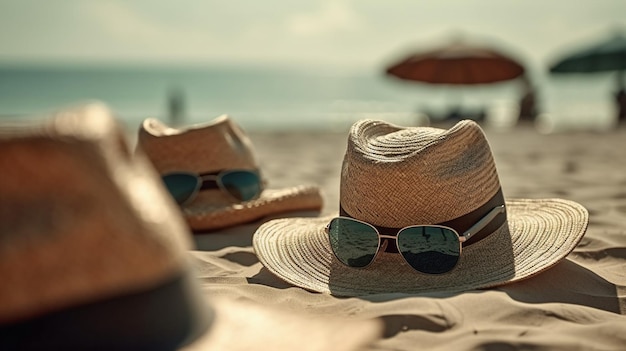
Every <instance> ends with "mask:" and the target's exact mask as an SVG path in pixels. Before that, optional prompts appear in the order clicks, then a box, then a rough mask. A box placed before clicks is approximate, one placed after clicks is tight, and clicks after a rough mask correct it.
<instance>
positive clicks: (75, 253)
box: [0, 105, 191, 322]
mask: <svg viewBox="0 0 626 351" xmlns="http://www.w3.org/2000/svg"><path fill="white" fill-rule="evenodd" d="M0 169H2V170H3V171H2V172H3V175H2V181H1V182H0V194H1V196H0V276H2V280H3V283H2V284H0V301H2V303H0V322H7V321H15V320H20V319H23V318H28V317H32V316H37V315H40V314H44V313H47V312H51V311H55V310H59V309H62V308H65V307H68V306H74V305H76V304H82V303H87V302H90V301H94V300H97V299H100V298H108V297H112V296H117V295H118V294H123V293H130V292H133V291H136V290H138V289H146V288H150V287H153V286H156V285H158V284H160V283H162V282H163V281H166V280H168V279H170V278H171V277H172V276H174V275H176V274H179V273H180V272H182V271H183V269H184V267H185V256H184V255H185V251H186V250H187V249H189V248H190V247H191V243H190V242H189V234H188V229H187V228H186V226H185V223H184V221H183V220H182V219H181V218H180V216H179V215H178V213H177V210H176V208H175V204H174V203H173V201H172V200H171V199H169V195H168V194H166V193H165V192H164V190H163V189H162V186H161V185H160V184H159V182H158V176H157V174H156V173H155V172H154V170H153V168H152V167H151V166H150V164H149V162H148V161H147V160H146V159H145V158H144V157H141V156H138V157H137V158H135V159H132V157H131V152H130V149H129V146H128V145H127V144H126V141H125V138H124V136H123V134H122V132H121V130H120V128H119V126H118V125H117V124H116V122H115V121H114V119H113V118H112V117H111V115H110V112H109V111H108V110H107V109H106V108H105V107H104V106H101V105H88V106H86V107H82V108H77V109H75V110H67V111H65V112H62V113H59V114H58V115H55V116H54V118H52V119H51V122H50V123H42V124H39V123H38V124H36V125H35V124H32V125H23V126H19V127H13V128H10V129H8V128H4V129H2V130H0Z"/></svg>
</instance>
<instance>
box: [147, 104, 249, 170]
mask: <svg viewBox="0 0 626 351" xmlns="http://www.w3.org/2000/svg"><path fill="white" fill-rule="evenodd" d="M138 146H139V147H140V148H143V149H144V151H146V152H147V153H148V154H149V155H150V160H151V161H152V163H153V165H154V167H155V168H156V169H157V171H159V172H160V173H166V172H172V171H193V172H211V171H219V170H224V169H258V167H259V166H258V161H257V158H256V155H255V153H254V151H253V147H252V142H251V141H250V139H249V138H248V136H247V135H246V134H245V133H244V132H243V131H242V130H241V128H240V127H239V126H238V125H237V124H236V123H235V122H234V121H233V120H232V119H231V118H230V117H229V116H228V115H222V116H219V117H217V118H215V119H213V120H212V121H209V122H206V123H200V124H193V125H189V126H186V127H180V128H174V127H171V126H168V125H165V124H164V123H162V122H161V121H159V120H157V119H155V118H147V119H145V120H144V121H143V123H142V124H141V127H140V129H139V135H138Z"/></svg>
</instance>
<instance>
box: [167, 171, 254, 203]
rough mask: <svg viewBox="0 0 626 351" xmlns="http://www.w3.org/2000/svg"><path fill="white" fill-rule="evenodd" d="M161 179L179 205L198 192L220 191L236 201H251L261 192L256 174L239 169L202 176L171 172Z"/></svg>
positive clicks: (189, 199)
mask: <svg viewBox="0 0 626 351" xmlns="http://www.w3.org/2000/svg"><path fill="white" fill-rule="evenodd" d="M162 179H163V183H165V187H166V188H167V190H168V191H169V192H170V194H172V196H173V197H174V199H175V200H176V202H177V203H178V204H179V205H182V204H185V203H187V202H189V201H191V200H192V199H193V198H194V197H195V196H196V195H197V194H198V192H199V191H200V190H206V189H220V190H222V191H223V192H225V193H227V194H228V195H230V196H231V197H232V198H233V199H234V200H237V201H249V200H252V199H254V198H256V197H258V196H259V195H260V194H261V191H262V190H263V184H262V182H261V177H260V176H259V173H258V172H255V171H249V170H240V169H236V170H225V171H219V172H215V173H203V174H196V173H191V172H171V173H167V174H164V175H163V176H162Z"/></svg>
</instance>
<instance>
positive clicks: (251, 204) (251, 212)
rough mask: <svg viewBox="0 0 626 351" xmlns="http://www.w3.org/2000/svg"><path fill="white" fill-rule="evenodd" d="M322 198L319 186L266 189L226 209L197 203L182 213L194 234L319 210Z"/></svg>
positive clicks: (187, 207)
mask: <svg viewBox="0 0 626 351" xmlns="http://www.w3.org/2000/svg"><path fill="white" fill-rule="evenodd" d="M322 205H323V199H322V196H321V194H320V190H319V188H318V187H316V186H308V185H301V186H295V187H288V188H282V189H266V190H264V191H263V192H262V193H261V195H260V196H259V197H258V198H256V199H253V200H250V201H246V202H240V203H233V204H230V205H227V206H216V205H214V204H209V203H202V202H197V203H193V204H192V205H190V206H185V207H184V208H183V214H184V217H185V219H186V220H187V223H188V224H189V227H190V228H191V229H192V230H193V231H194V232H198V233H199V232H206V231H214V230H217V229H221V228H225V227H230V226H234V225H239V224H244V223H249V222H252V221H255V220H258V219H261V218H263V217H267V216H272V215H276V214H280V213H286V212H291V211H313V210H315V211H319V210H320V209H321V208H322Z"/></svg>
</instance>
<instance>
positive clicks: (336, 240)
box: [328, 218, 378, 267]
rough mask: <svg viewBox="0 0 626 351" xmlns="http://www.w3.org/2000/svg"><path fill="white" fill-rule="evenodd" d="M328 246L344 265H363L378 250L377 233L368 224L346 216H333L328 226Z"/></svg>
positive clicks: (368, 261) (366, 263)
mask: <svg viewBox="0 0 626 351" xmlns="http://www.w3.org/2000/svg"><path fill="white" fill-rule="evenodd" d="M328 236H329V239H330V246H331V247H332V249H333V252H334V253H335V256H337V258H338V259H339V261H341V262H342V263H343V264H345V265H346V266H350V267H365V266H367V265H368V264H370V263H371V262H372V261H373V260H374V256H376V251H377V250H378V234H377V233H376V231H375V230H374V228H372V227H370V226H369V225H367V224H365V223H361V222H357V221H353V220H350V219H347V218H335V219H333V220H332V221H331V222H330V224H329V227H328Z"/></svg>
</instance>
